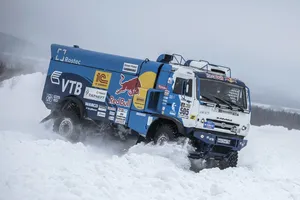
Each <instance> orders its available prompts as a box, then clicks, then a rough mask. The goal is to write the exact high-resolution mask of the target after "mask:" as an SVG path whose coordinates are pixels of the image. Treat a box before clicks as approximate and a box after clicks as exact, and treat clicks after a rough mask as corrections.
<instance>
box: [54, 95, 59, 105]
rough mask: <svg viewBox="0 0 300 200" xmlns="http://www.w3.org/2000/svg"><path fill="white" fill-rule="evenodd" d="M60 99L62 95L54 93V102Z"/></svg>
mask: <svg viewBox="0 0 300 200" xmlns="http://www.w3.org/2000/svg"><path fill="white" fill-rule="evenodd" d="M59 100H60V96H58V95H53V102H56V103H57V102H58V101H59Z"/></svg>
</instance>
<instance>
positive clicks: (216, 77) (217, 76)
mask: <svg viewBox="0 0 300 200" xmlns="http://www.w3.org/2000/svg"><path fill="white" fill-rule="evenodd" d="M206 77H207V78H212V79H217V80H221V81H224V77H223V76H220V75H214V74H206Z"/></svg>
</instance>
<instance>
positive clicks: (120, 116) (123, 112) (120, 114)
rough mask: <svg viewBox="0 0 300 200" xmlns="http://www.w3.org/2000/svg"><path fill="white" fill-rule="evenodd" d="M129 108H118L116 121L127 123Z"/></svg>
mask: <svg viewBox="0 0 300 200" xmlns="http://www.w3.org/2000/svg"><path fill="white" fill-rule="evenodd" d="M127 112H128V110H127V109H124V108H118V110H117V115H116V119H115V122H116V123H118V124H125V122H126V117H127Z"/></svg>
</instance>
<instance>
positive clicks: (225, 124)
mask: <svg viewBox="0 0 300 200" xmlns="http://www.w3.org/2000/svg"><path fill="white" fill-rule="evenodd" d="M206 120H207V121H212V122H213V123H214V124H215V128H220V129H225V130H229V131H230V130H231V129H232V128H234V127H236V128H237V127H239V124H236V123H231V122H225V121H220V120H216V119H206Z"/></svg>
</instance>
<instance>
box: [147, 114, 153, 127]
mask: <svg viewBox="0 0 300 200" xmlns="http://www.w3.org/2000/svg"><path fill="white" fill-rule="evenodd" d="M152 121H153V117H151V116H149V117H148V120H147V126H150V125H151V123H152Z"/></svg>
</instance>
